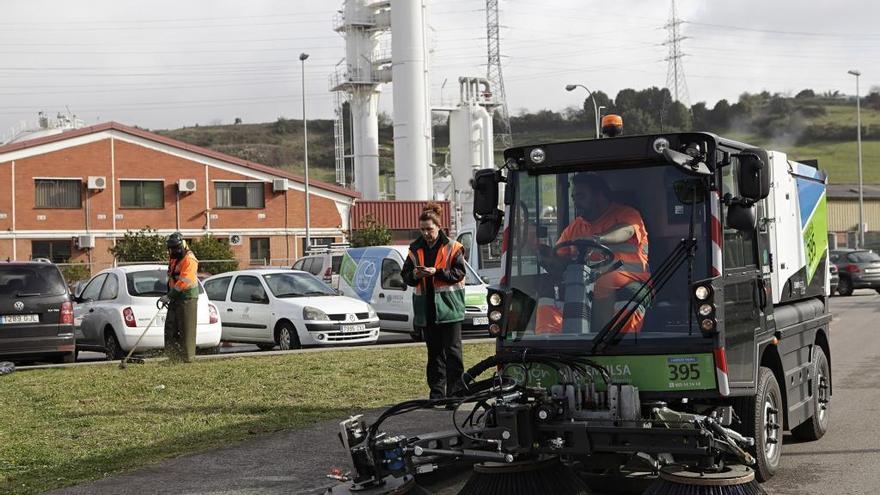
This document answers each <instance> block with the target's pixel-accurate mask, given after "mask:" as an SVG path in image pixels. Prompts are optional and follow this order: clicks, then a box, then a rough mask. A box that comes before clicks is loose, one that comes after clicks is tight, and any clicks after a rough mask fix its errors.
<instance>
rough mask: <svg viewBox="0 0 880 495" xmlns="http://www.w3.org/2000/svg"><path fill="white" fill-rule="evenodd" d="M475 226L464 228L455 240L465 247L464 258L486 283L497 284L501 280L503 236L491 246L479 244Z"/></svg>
mask: <svg viewBox="0 0 880 495" xmlns="http://www.w3.org/2000/svg"><path fill="white" fill-rule="evenodd" d="M476 229H477V227H476V225H475V224H468V225H465V226H463V227H462V228H461V229H459V231H458V237H456V239H455V240H457V241H458V242H460V243H461V245H462V246H464V258H465V259H466V260H467V262H468V263H470V265H471V266H472V267H473V268H474V269H475V270H476V271H477V273H478V274H479V275H480V278H482V279H483V280H484V281H485V282H486V283H488V284H497V283H498V281H499V280H501V272H502V270H501V235H498V237H496V238H495V240H494V241H492V242H491V243H489V244H486V245H483V246H480V245H478V244H477V230H476Z"/></svg>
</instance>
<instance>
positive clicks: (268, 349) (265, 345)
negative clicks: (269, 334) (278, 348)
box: [257, 343, 275, 351]
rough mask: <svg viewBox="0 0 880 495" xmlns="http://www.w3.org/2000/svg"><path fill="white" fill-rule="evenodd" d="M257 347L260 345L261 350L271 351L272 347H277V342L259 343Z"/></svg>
mask: <svg viewBox="0 0 880 495" xmlns="http://www.w3.org/2000/svg"><path fill="white" fill-rule="evenodd" d="M257 347H258V348H259V349H260V350H261V351H271V350H272V349H274V348H275V343H272V344H257Z"/></svg>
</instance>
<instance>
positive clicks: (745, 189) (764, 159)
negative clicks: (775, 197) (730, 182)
mask: <svg viewBox="0 0 880 495" xmlns="http://www.w3.org/2000/svg"><path fill="white" fill-rule="evenodd" d="M736 157H737V158H739V178H738V180H739V194H740V195H741V196H742V197H744V198H748V199H751V200H754V201H758V200H761V199H764V198H766V197H767V196H768V195H769V194H770V168H769V167H770V157H769V155H767V152H766V151H764V150H762V149H760V148H752V149H749V150H746V151H744V152H742V153H740V154H738V155H736Z"/></svg>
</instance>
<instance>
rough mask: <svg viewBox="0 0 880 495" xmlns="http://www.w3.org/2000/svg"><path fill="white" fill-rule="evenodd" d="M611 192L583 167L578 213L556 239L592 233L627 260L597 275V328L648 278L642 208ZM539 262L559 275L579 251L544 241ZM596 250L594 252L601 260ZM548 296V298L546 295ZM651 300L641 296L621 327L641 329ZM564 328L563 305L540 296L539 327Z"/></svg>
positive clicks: (576, 190) (577, 183) (576, 185)
mask: <svg viewBox="0 0 880 495" xmlns="http://www.w3.org/2000/svg"><path fill="white" fill-rule="evenodd" d="M612 196H613V195H612V192H611V189H609V187H608V184H607V183H606V182H605V180H604V179H603V178H602V177H601V176H599V175H598V174H596V173H592V172H581V173H579V174H577V175H575V176H574V178H573V179H572V199H573V201H574V205H575V208H576V211H577V212H578V216H577V218H576V219H575V220H574V221H573V222H571V223H570V224H569V225H568V227H566V228H565V230H563V231H562V234H561V235H560V236H559V240H558V241H557V245H558V244H560V243H563V242H565V241H573V240H577V239H591V240H593V241H595V242H596V243H598V244H602V245H604V246H607V247H608V248H610V249H611V251H612V252H613V253H614V256H615V259H616V260H619V261H621V262H622V263H623V265H622V266H620V267H619V268H618V269H617V270H613V271H611V272H608V273H605V274H604V275H602V276H600V277H599V279H598V280H597V281H596V285H595V288H594V295H593V304H592V321H591V323H592V324H591V329H592V330H591V331H593V332H597V331H599V329H600V328H602V327H603V326H605V325H606V324H607V323H608V321H609V320H610V319H611V318H613V316H614V314H615V313H616V312H617V311H618V310H619V309H620V308H622V307H624V306H625V305H626V302H627V301H629V299H630V298H631V297H632V296H633V294H635V292H636V291H637V290H638V289H639V287H641V286H642V284H643V283H644V282H645V281H646V280H648V278H649V277H650V273H649V271H648V233H647V231H646V230H645V223H644V221H642V216H641V214H639V212H638V211H637V210H636V209H634V208H631V207H629V206H626V205H622V204H619V203H615V202H614V201H612ZM539 249H540V253H541V263H542V265H544V266H545V267H546V268H547V269H548V272H550V273H551V275H555V276H558V275H559V274H561V273H562V272H563V271H564V270H565V267H566V266H567V265H568V264H569V263H571V262H572V260H573V259H574V257H575V256H576V254H577V252H576V250H577V248H575V247H574V246H565V247H559V248H557V249H555V253H554V250H553V249H551V248H550V247H549V246H540V248H539ZM597 255H598V250H597V251H596V252H595V253H593V254H592V256H591V258H589V259H593V260H597V258H596V256H597ZM548 299H549V300H548ZM646 305H647V300H645V301H643V302H642V304H641V305H639V307H638V308H637V309H636V311H635V312H634V313H633V315H632V316H631V317H630V318H629V320H628V321H627V322H626V323H625V324H624V326H623V328H622V329H621V332H623V333H629V332H638V331H639V330H640V329H641V327H642V321H643V319H644V315H645V306H646ZM561 331H562V309H561V307H560V306H559V305H558V304H556V301H555V300H554V299H551V298H542V299H541V300H539V301H538V311H537V321H536V326H535V333H559V332H561Z"/></svg>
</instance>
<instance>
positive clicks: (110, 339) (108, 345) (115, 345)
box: [104, 328, 125, 360]
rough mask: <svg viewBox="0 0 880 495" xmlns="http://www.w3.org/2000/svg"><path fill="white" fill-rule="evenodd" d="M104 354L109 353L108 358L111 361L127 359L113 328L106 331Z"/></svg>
mask: <svg viewBox="0 0 880 495" xmlns="http://www.w3.org/2000/svg"><path fill="white" fill-rule="evenodd" d="M104 352H106V353H107V358H108V359H111V360H116V359H122V358H124V357H125V351H123V350H122V346H121V345H119V338H118V337H116V332H114V331H113V329H112V328H108V329H107V330H104Z"/></svg>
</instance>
